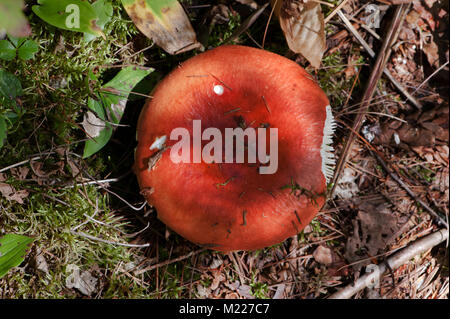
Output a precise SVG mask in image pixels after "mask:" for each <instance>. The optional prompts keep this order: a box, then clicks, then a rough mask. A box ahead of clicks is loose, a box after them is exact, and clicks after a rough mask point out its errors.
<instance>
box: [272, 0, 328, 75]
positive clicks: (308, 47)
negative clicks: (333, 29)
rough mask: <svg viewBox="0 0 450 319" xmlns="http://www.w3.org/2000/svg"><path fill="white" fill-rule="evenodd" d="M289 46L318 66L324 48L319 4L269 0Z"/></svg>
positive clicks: (322, 22)
mask: <svg viewBox="0 0 450 319" xmlns="http://www.w3.org/2000/svg"><path fill="white" fill-rule="evenodd" d="M271 4H272V6H274V5H275V13H276V15H277V16H278V17H279V21H280V26H281V29H282V30H283V32H284V35H285V37H286V41H287V43H288V46H289V48H290V49H291V50H292V51H294V52H295V53H300V54H301V55H303V56H304V57H305V58H306V59H307V60H308V61H309V62H310V63H311V65H312V66H313V67H315V68H318V67H320V62H321V60H322V56H323V53H324V52H325V50H326V37H325V24H324V19H323V14H322V9H321V7H320V4H319V3H318V2H315V1H306V0H271Z"/></svg>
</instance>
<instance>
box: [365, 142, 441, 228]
mask: <svg viewBox="0 0 450 319" xmlns="http://www.w3.org/2000/svg"><path fill="white" fill-rule="evenodd" d="M370 152H371V153H372V155H373V156H375V158H376V159H377V160H378V162H379V163H380V164H381V166H383V168H384V170H385V171H386V172H387V173H388V174H389V175H390V176H391V177H392V179H393V180H394V181H396V182H397V183H398V184H399V185H400V186H401V187H402V188H403V189H404V190H405V191H406V192H407V193H408V195H409V196H411V197H412V198H413V199H414V200H415V201H416V202H417V203H419V204H420V205H421V206H422V207H423V208H424V209H425V210H426V211H427V212H428V213H429V214H430V215H431V216H432V217H434V219H435V221H436V222H437V224H438V225H439V226H441V227H442V226H443V227H445V228H447V229H448V224H447V222H446V221H445V220H444V219H443V218H442V217H441V216H439V214H438V213H436V212H435V211H434V210H433V209H432V208H431V207H430V206H428V205H427V204H426V203H425V202H424V201H423V200H421V199H420V198H419V197H418V196H417V195H416V194H414V192H413V191H412V190H411V189H410V188H409V187H408V185H406V183H405V182H403V181H402V179H401V178H400V177H399V176H398V175H397V174H396V173H395V172H393V171H392V170H391V169H390V168H389V167H388V165H387V164H386V162H385V161H384V160H383V159H382V158H381V156H380V155H378V154H377V152H373V151H370Z"/></svg>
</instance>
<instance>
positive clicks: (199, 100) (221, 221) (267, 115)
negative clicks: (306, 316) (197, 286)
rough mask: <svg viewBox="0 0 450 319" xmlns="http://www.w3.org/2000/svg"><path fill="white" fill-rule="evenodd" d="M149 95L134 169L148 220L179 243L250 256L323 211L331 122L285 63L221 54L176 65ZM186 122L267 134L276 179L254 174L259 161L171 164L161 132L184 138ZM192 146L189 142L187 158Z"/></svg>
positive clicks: (245, 51) (321, 102)
mask: <svg viewBox="0 0 450 319" xmlns="http://www.w3.org/2000/svg"><path fill="white" fill-rule="evenodd" d="M152 96H153V98H152V99H150V100H149V101H148V102H147V103H146V105H145V107H144V109H143V110H142V112H141V115H140V118H139V123H138V131H137V139H138V146H137V149H136V154H135V159H136V163H135V171H136V174H137V177H138V181H139V185H140V187H141V189H142V190H143V194H144V196H145V197H146V199H147V201H148V203H149V204H151V205H153V206H154V207H155V208H156V211H157V214H158V218H159V219H160V220H161V221H163V222H164V223H165V224H166V225H167V226H168V227H169V228H171V229H172V230H174V231H175V232H177V233H178V234H180V235H181V236H183V237H185V238H187V239H188V240H190V241H192V242H194V243H196V244H198V245H201V246H204V247H208V248H211V249H215V250H220V251H230V250H254V249H260V248H263V247H266V246H270V245H273V244H276V243H279V242H282V241H283V240H285V239H286V238H288V237H290V236H293V235H295V234H297V233H299V232H300V231H301V230H302V229H303V228H304V227H305V226H306V225H308V223H309V222H310V221H311V220H312V219H313V218H314V216H315V215H316V214H317V212H318V211H319V209H320V208H321V207H322V206H323V204H324V203H325V194H326V189H327V185H326V178H327V177H328V175H329V174H330V171H329V166H328V165H329V164H332V161H331V155H332V154H331V153H330V151H331V147H330V146H329V144H330V143H331V138H330V135H329V132H330V133H331V131H332V129H333V125H334V122H333V120H332V116H331V111H330V108H329V102H328V99H327V97H326V95H325V94H324V92H323V91H322V90H321V89H320V87H319V86H318V85H317V84H316V82H315V81H314V80H313V78H312V77H311V76H310V75H309V74H308V73H307V72H306V71H305V70H304V69H303V68H301V67H300V66H299V65H297V64H296V63H294V62H293V61H291V60H289V59H286V58H284V57H282V56H279V55H277V54H274V53H270V52H267V51H264V50H259V49H255V48H250V47H244V46H237V45H229V46H221V47H218V48H216V49H213V50H210V51H207V52H205V53H202V54H199V55H197V56H195V57H193V58H191V59H189V60H188V61H186V62H185V63H183V64H182V65H181V66H180V67H178V68H177V69H176V70H174V71H173V72H172V73H170V74H169V75H168V76H167V77H166V78H165V79H164V80H163V81H162V82H161V83H159V85H158V86H157V87H156V88H155V90H154V92H153V94H152ZM194 120H201V126H202V128H203V129H205V128H209V127H214V128H218V129H219V130H220V131H221V132H222V133H223V132H224V131H225V129H226V128H236V127H239V126H240V127H243V128H248V127H253V128H255V129H256V128H258V127H265V128H277V129H278V167H277V170H276V172H275V173H274V174H261V173H260V171H259V169H258V168H259V167H261V166H266V165H267V164H262V163H259V162H258V163H256V164H251V163H247V162H244V163H225V162H224V163H206V162H205V161H203V160H202V161H201V163H182V162H181V163H174V162H173V161H172V159H171V156H170V152H171V147H172V146H174V145H175V144H176V143H177V142H178V140H171V139H170V135H171V132H172V130H173V129H175V128H185V129H187V130H188V131H189V132H190V136H191V137H192V136H193V134H194V133H195V132H193V121H194ZM324 132H325V134H324ZM224 135H225V134H224ZM207 143H208V141H202V144H201V146H202V147H203V146H204V145H205V144H207ZM267 143H268V144H267V150H269V149H270V148H269V146H270V145H269V138H267ZM196 147H197V148H198V147H199V145H194V143H193V141H192V140H191V141H190V149H191V157H192V153H193V152H195V151H196V150H195V148H196ZM197 151H198V150H197ZM200 152H201V150H200ZM246 159H247V157H246ZM323 171H325V172H323Z"/></svg>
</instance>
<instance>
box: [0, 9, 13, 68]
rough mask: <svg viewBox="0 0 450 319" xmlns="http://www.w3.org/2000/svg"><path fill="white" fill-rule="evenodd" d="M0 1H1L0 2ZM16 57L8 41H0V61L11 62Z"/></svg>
mask: <svg viewBox="0 0 450 319" xmlns="http://www.w3.org/2000/svg"><path fill="white" fill-rule="evenodd" d="M0 1H1V0H0ZM15 57H16V48H15V47H14V45H12V43H11V42H9V41H8V40H0V59H2V60H6V61H12V60H14V58H15Z"/></svg>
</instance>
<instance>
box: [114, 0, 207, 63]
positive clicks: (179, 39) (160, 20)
mask: <svg viewBox="0 0 450 319" xmlns="http://www.w3.org/2000/svg"><path fill="white" fill-rule="evenodd" d="M123 4H124V7H125V10H126V11H127V13H128V15H129V16H130V18H131V19H132V20H133V22H134V24H135V25H136V26H137V28H138V29H139V30H140V31H141V32H142V33H143V34H145V35H146V36H147V37H149V38H150V39H152V40H153V41H154V42H155V43H156V44H157V45H158V46H160V47H161V48H163V49H164V51H166V52H167V53H169V54H172V55H173V54H178V53H182V52H186V51H189V50H192V49H195V48H198V47H200V46H201V44H200V43H199V42H197V38H196V35H195V32H194V29H193V28H192V25H191V23H190V21H189V18H188V16H187V15H186V12H184V9H183V7H182V6H181V4H180V3H178V1H175V0H163V1H162V2H161V1H160V2H159V3H155V2H154V4H153V5H152V4H151V3H150V1H149V0H140V1H137V0H134V1H133V0H126V1H123Z"/></svg>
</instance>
